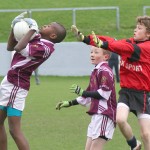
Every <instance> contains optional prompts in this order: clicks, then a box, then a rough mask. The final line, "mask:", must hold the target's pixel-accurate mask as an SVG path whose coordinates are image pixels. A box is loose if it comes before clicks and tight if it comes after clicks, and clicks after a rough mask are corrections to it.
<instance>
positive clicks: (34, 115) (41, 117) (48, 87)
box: [6, 76, 139, 150]
mask: <svg viewBox="0 0 150 150" xmlns="http://www.w3.org/2000/svg"><path fill="white" fill-rule="evenodd" d="M40 82H41V84H40V85H36V84H35V80H34V77H32V78H31V90H30V92H29V95H28V97H27V100H26V108H25V110H24V114H23V117H22V128H23V131H24V133H25V135H26V137H27V138H28V140H29V143H30V146H31V150H60V149H61V150H83V149H84V145H85V141H86V130H87V126H88V124H89V121H90V116H88V115H87V114H86V110H87V108H85V107H82V106H74V107H71V108H66V109H62V110H60V111H56V110H55V105H56V103H57V102H58V101H60V100H72V99H74V98H76V95H75V94H72V93H70V91H69V87H70V85H72V84H73V83H77V84H79V85H81V86H82V87H83V88H86V86H87V85H88V82H89V77H88V76H86V77H54V76H49V77H40ZM116 89H117V92H118V90H119V89H120V86H119V84H116ZM129 121H130V123H131V125H132V127H133V130H134V133H135V135H136V136H137V137H138V138H139V130H138V129H139V128H138V127H137V121H136V118H135V117H134V116H133V115H132V114H131V115H130V117H129ZM6 126H7V122H6ZM7 131H8V130H7ZM8 135H9V133H8ZM8 142H9V148H8V149H9V150H16V149H17V148H16V146H15V144H14V141H13V140H12V138H11V137H10V135H9V139H8ZM110 149H111V150H128V146H127V144H126V141H125V140H124V138H123V137H122V135H121V133H120V131H119V130H118V127H117V128H116V131H115V134H114V138H113V140H112V141H110V142H109V143H108V145H106V148H105V150H110Z"/></svg>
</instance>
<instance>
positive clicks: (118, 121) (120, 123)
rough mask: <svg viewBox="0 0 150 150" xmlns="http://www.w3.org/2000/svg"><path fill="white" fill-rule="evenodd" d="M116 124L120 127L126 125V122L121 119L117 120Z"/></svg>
mask: <svg viewBox="0 0 150 150" xmlns="http://www.w3.org/2000/svg"><path fill="white" fill-rule="evenodd" d="M116 122H117V124H118V125H124V124H125V123H126V121H125V120H124V119H122V118H120V117H117V118H116Z"/></svg>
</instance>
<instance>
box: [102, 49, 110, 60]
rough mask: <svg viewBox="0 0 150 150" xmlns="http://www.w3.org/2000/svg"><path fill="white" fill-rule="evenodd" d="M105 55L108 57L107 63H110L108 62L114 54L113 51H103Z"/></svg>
mask: <svg viewBox="0 0 150 150" xmlns="http://www.w3.org/2000/svg"><path fill="white" fill-rule="evenodd" d="M103 54H104V55H108V59H107V61H108V60H109V59H110V57H111V54H112V52H111V51H108V50H105V49H103Z"/></svg>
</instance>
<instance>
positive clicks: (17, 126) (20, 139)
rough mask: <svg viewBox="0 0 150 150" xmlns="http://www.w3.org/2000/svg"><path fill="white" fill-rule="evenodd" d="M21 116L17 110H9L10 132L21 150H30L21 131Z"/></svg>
mask: <svg viewBox="0 0 150 150" xmlns="http://www.w3.org/2000/svg"><path fill="white" fill-rule="evenodd" d="M21 114H22V112H21V111H19V110H17V109H14V108H11V107H9V108H8V110H7V115H8V124H9V131H10V134H11V136H12V137H13V139H14V141H15V143H16V145H17V147H18V149H19V150H29V149H30V148H29V144H28V142H27V140H26V138H25V137H24V135H23V133H22V131H21Z"/></svg>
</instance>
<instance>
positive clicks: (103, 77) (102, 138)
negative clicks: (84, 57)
mask: <svg viewBox="0 0 150 150" xmlns="http://www.w3.org/2000/svg"><path fill="white" fill-rule="evenodd" d="M110 55H111V52H109V51H107V50H104V49H102V48H96V47H94V46H92V47H91V54H90V58H91V63H92V64H93V65H95V68H94V69H93V71H92V73H91V77H90V82H89V86H88V88H87V89H86V90H85V91H84V90H83V89H82V88H80V87H79V86H77V85H76V84H73V85H72V86H71V88H70V90H71V92H73V93H76V94H78V95H79V96H80V97H77V98H76V99H75V100H72V101H61V102H59V103H58V104H57V105H56V109H59V110H60V109H61V108H63V107H70V106H74V105H77V104H80V105H83V106H87V105H89V106H90V108H89V110H88V111H87V113H88V114H89V115H91V116H92V118H91V122H90V124H89V126H88V130H87V142H86V146H85V150H102V149H103V147H104V145H105V143H106V142H107V141H108V140H110V139H112V137H113V133H114V130H115V124H116V123H115V122H116V106H117V102H116V92H115V82H114V76H113V72H112V70H111V68H110V67H109V66H108V60H109V58H110Z"/></svg>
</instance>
